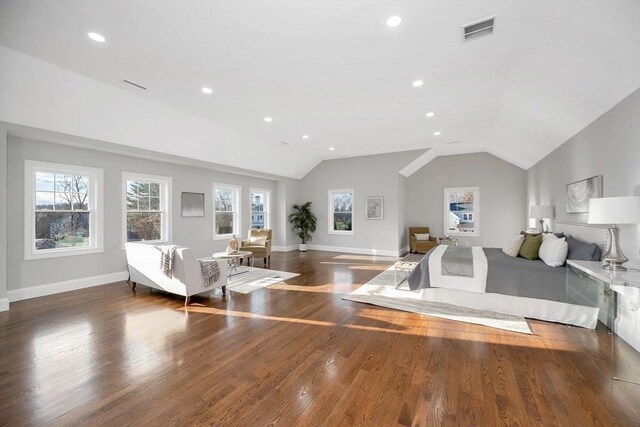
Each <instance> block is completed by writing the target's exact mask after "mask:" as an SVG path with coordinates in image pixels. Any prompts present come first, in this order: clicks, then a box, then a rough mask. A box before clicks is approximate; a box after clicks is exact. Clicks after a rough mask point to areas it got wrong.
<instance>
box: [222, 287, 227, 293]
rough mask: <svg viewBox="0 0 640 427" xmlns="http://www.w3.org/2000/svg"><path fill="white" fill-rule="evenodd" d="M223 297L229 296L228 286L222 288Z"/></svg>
mask: <svg viewBox="0 0 640 427" xmlns="http://www.w3.org/2000/svg"><path fill="white" fill-rule="evenodd" d="M222 295H227V285H224V286H223V287H222Z"/></svg>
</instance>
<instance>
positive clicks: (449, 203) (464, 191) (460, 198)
mask: <svg viewBox="0 0 640 427" xmlns="http://www.w3.org/2000/svg"><path fill="white" fill-rule="evenodd" d="M479 221H480V188H479V187H457V188H445V189H444V235H445V236H479V235H480V233H479V231H478V224H479Z"/></svg>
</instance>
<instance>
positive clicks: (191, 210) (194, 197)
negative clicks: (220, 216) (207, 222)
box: [182, 192, 204, 216]
mask: <svg viewBox="0 0 640 427" xmlns="http://www.w3.org/2000/svg"><path fill="white" fill-rule="evenodd" d="M182 216H204V193H185V192H183V193H182Z"/></svg>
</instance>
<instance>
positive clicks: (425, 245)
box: [409, 227, 438, 253]
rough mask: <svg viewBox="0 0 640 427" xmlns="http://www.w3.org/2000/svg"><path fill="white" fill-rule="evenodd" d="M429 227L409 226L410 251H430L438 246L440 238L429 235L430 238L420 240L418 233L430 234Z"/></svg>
mask: <svg viewBox="0 0 640 427" xmlns="http://www.w3.org/2000/svg"><path fill="white" fill-rule="evenodd" d="M428 233H429V227H409V252H411V253H414V252H415V253H418V252H429V250H431V249H432V248H434V247H436V246H438V239H436V238H435V237H433V236H431V235H430V236H429V240H418V238H417V237H416V234H428Z"/></svg>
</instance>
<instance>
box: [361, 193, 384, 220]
mask: <svg viewBox="0 0 640 427" xmlns="http://www.w3.org/2000/svg"><path fill="white" fill-rule="evenodd" d="M364 201H365V209H364V212H365V217H364V219H383V218H384V198H383V197H382V196H371V197H365V198H364Z"/></svg>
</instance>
